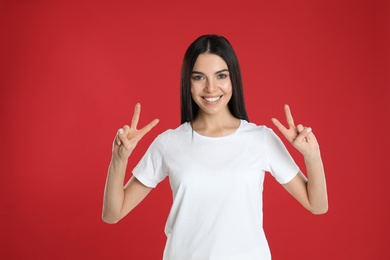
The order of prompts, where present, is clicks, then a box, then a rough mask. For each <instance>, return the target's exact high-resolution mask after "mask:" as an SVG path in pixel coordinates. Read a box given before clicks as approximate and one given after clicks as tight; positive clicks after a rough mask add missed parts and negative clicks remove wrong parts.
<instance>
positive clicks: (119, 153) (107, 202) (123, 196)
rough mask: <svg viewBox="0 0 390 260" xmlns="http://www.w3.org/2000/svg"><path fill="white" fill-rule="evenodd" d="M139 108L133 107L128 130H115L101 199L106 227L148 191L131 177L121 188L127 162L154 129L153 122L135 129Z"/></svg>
mask: <svg viewBox="0 0 390 260" xmlns="http://www.w3.org/2000/svg"><path fill="white" fill-rule="evenodd" d="M140 112H141V105H140V104H136V106H135V110H134V115H133V119H132V121H131V126H128V125H125V126H124V127H123V128H121V129H119V130H118V132H117V135H116V136H115V139H114V142H113V144H112V158H111V162H110V165H109V168H108V174H107V179H106V186H105V190H104V198H103V212H102V219H103V221H104V222H106V223H110V224H113V223H116V222H118V221H119V220H120V219H122V218H123V217H124V216H126V215H127V214H128V213H129V212H130V211H131V210H132V209H133V208H135V207H136V206H137V205H138V204H139V203H140V202H141V201H142V200H143V199H144V198H145V197H146V196H147V195H148V194H149V192H150V191H151V189H152V188H149V187H146V186H145V185H143V184H142V183H141V182H139V181H138V180H137V179H136V178H135V177H132V178H130V180H129V181H128V182H127V184H126V185H125V186H123V185H124V179H125V174H126V167H127V162H128V159H129V157H130V155H131V153H132V152H133V150H134V148H135V147H136V146H137V143H138V142H139V140H141V138H142V137H143V136H144V135H145V134H146V133H147V132H149V131H150V130H151V129H152V128H153V127H154V126H156V125H157V123H158V119H154V120H153V121H152V122H150V123H149V124H147V125H146V126H145V127H143V128H142V129H137V125H138V120H139V116H140Z"/></svg>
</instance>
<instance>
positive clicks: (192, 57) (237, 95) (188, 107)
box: [180, 34, 249, 123]
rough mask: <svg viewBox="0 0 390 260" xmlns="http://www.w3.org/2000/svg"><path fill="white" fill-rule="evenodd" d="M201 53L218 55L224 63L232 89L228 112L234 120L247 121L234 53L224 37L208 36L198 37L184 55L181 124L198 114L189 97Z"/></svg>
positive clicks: (181, 81)
mask: <svg viewBox="0 0 390 260" xmlns="http://www.w3.org/2000/svg"><path fill="white" fill-rule="evenodd" d="M202 53H211V54H215V55H218V56H219V57H221V58H222V59H223V60H224V61H225V62H226V64H227V66H228V69H229V74H230V80H231V83H232V88H233V93H232V97H231V99H230V101H229V103H228V107H229V110H230V112H231V113H232V115H233V116H235V117H236V118H239V119H244V120H247V121H249V120H248V116H247V114H246V109H245V102H244V93H243V88H242V78H241V71H240V66H239V63H238V59H237V56H236V53H235V52H234V50H233V47H232V46H231V44H230V43H229V41H228V40H227V39H226V38H225V37H223V36H220V35H215V34H208V35H203V36H200V37H199V38H198V39H196V40H195V41H194V42H193V43H191V45H190V46H189V47H188V49H187V51H186V53H185V54H184V59H183V64H182V67H181V77H180V106H181V123H185V122H192V121H193V120H194V119H195V117H196V115H197V114H198V110H199V107H198V105H197V104H196V103H195V102H194V101H193V100H192V97H191V73H192V69H193V68H194V64H195V62H196V59H197V58H198V56H199V55H200V54H202Z"/></svg>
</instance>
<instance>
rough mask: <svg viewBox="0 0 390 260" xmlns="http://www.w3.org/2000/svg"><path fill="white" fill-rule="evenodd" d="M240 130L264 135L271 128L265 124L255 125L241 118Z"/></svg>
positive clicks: (270, 130)
mask: <svg viewBox="0 0 390 260" xmlns="http://www.w3.org/2000/svg"><path fill="white" fill-rule="evenodd" d="M241 132H243V133H255V134H262V135H264V134H267V133H269V132H273V130H272V129H271V128H269V127H267V126H265V125H256V124H255V123H252V122H248V121H246V120H241Z"/></svg>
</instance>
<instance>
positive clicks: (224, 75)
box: [218, 74, 228, 79]
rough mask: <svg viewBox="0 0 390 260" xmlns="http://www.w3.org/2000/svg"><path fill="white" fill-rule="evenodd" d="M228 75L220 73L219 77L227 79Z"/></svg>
mask: <svg viewBox="0 0 390 260" xmlns="http://www.w3.org/2000/svg"><path fill="white" fill-rule="evenodd" d="M227 76H228V75H226V74H218V78H219V79H225V78H227Z"/></svg>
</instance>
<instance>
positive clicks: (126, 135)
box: [112, 103, 159, 160]
mask: <svg viewBox="0 0 390 260" xmlns="http://www.w3.org/2000/svg"><path fill="white" fill-rule="evenodd" d="M140 113H141V105H140V104H139V103H138V104H136V105H135V110H134V115H133V119H132V120H131V126H128V125H125V126H124V127H123V128H121V129H119V130H118V132H117V134H116V137H115V140H114V142H113V144H112V153H113V156H116V157H118V158H119V159H121V160H127V159H128V158H129V156H130V154H131V152H132V151H133V150H134V148H135V147H136V146H137V143H138V141H139V140H141V138H142V137H143V136H144V135H145V134H146V133H147V132H149V131H150V130H151V129H152V128H153V127H155V126H156V125H157V124H158V122H159V120H158V119H154V120H153V121H152V122H150V123H149V124H147V125H146V126H144V127H143V128H142V129H137V125H138V120H139V115H140Z"/></svg>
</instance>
